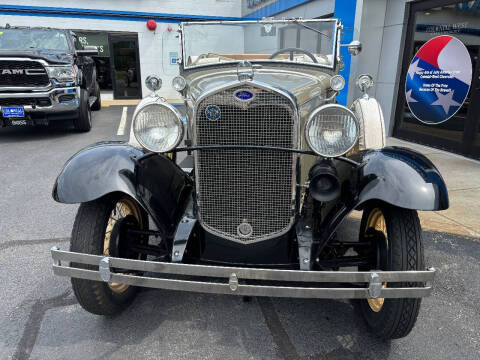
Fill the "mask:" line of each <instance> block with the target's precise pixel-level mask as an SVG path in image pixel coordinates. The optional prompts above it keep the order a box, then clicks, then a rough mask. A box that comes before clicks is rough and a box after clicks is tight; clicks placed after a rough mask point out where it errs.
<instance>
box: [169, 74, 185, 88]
mask: <svg viewBox="0 0 480 360" xmlns="http://www.w3.org/2000/svg"><path fill="white" fill-rule="evenodd" d="M172 86H173V88H174V89H175V90H177V91H178V92H180V91H182V90H183V89H185V86H187V82H186V81H185V79H184V77H183V76H180V75H178V76H175V77H174V78H173V79H172Z"/></svg>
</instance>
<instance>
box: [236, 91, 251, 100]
mask: <svg viewBox="0 0 480 360" xmlns="http://www.w3.org/2000/svg"><path fill="white" fill-rule="evenodd" d="M235 96H236V97H237V99H239V100H242V101H247V100H251V99H253V93H251V92H250V91H247V90H240V91H237V92H236V93H235Z"/></svg>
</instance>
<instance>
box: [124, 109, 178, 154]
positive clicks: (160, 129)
mask: <svg viewBox="0 0 480 360" xmlns="http://www.w3.org/2000/svg"><path fill="white" fill-rule="evenodd" d="M133 133H134V135H135V138H136V139H137V141H138V142H139V143H140V144H141V145H142V146H143V147H144V148H146V149H147V150H150V151H153V152H159V153H162V152H168V151H170V150H172V149H174V148H175V147H176V146H177V145H178V144H179V143H180V141H181V140H182V138H183V122H182V116H181V115H180V113H179V112H178V110H177V109H175V108H174V107H173V106H171V105H170V104H168V103H163V102H158V101H155V102H150V103H147V104H144V105H142V106H140V107H139V108H137V110H135V114H134V117H133Z"/></svg>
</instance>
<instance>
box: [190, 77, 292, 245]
mask: <svg viewBox="0 0 480 360" xmlns="http://www.w3.org/2000/svg"><path fill="white" fill-rule="evenodd" d="M239 90H240V91H241V90H247V91H249V92H251V93H253V94H255V96H254V98H253V99H252V100H250V101H248V102H247V101H242V100H239V99H237V98H236V96H235V93H236V92H237V91H239ZM209 105H215V106H216V107H218V108H219V109H220V116H219V118H218V119H217V120H210V119H208V118H207V116H206V111H205V110H206V108H207V107H209ZM209 109H211V107H209ZM195 116H196V117H195V142H196V145H198V146H205V145H256V146H276V147H284V148H293V147H295V146H296V136H297V130H296V126H297V123H296V120H295V119H296V117H295V110H294V108H293V105H292V103H291V102H290V101H289V100H288V98H287V97H285V96H283V95H281V94H279V93H277V92H275V91H271V90H264V89H261V88H255V87H252V86H239V87H234V88H229V89H226V90H221V91H219V92H217V93H215V94H213V95H210V96H208V97H206V98H205V99H203V100H201V102H200V103H199V104H198V105H197V108H196V115H195ZM210 118H212V116H210ZM295 159H296V155H295V154H293V153H288V152H281V151H272V150H263V149H262V150H203V151H197V153H196V155H195V161H196V164H195V165H196V176H197V179H196V180H197V193H198V194H197V195H198V197H197V201H198V205H199V212H200V222H201V224H202V226H203V227H204V228H205V229H206V230H207V231H210V232H211V233H213V234H216V235H219V236H222V237H224V238H228V239H230V240H233V241H236V242H241V243H252V242H256V241H260V240H265V239H269V238H272V237H275V236H279V235H281V234H283V233H285V232H286V231H288V230H289V229H290V227H291V225H292V223H293V209H292V207H293V200H292V196H293V191H294V182H295Z"/></svg>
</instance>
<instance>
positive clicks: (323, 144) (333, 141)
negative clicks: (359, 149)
mask: <svg viewBox="0 0 480 360" xmlns="http://www.w3.org/2000/svg"><path fill="white" fill-rule="evenodd" d="M305 138H306V140H307V143H308V145H309V146H310V148H311V149H312V150H313V151H314V152H315V153H317V154H318V155H320V156H324V157H335V156H340V155H343V154H345V153H347V152H348V151H349V150H350V149H351V148H353V146H354V145H355V143H356V142H357V138H358V123H357V119H356V118H355V115H354V114H353V112H351V111H350V110H349V109H347V108H346V107H344V106H341V105H337V104H328V105H324V106H321V107H319V108H318V109H316V110H315V111H314V112H313V113H312V114H311V115H310V117H309V118H308V121H307V125H306V126H305Z"/></svg>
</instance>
